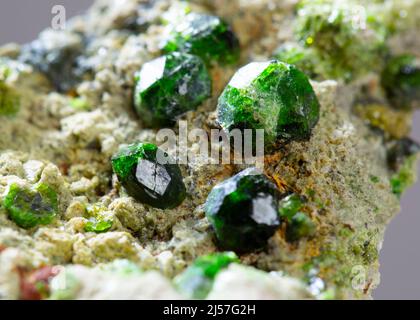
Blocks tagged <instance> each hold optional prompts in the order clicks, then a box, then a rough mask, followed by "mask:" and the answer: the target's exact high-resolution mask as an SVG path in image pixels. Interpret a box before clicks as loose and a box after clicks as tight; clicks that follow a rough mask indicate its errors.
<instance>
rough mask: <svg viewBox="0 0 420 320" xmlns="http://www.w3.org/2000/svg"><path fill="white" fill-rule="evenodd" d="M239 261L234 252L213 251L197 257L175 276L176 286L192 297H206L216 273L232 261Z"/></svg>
mask: <svg viewBox="0 0 420 320" xmlns="http://www.w3.org/2000/svg"><path fill="white" fill-rule="evenodd" d="M235 262H236V263H239V259H238V257H237V256H236V254H235V253H233V252H223V253H213V254H209V255H205V256H201V257H199V258H197V259H196V260H195V261H194V263H193V264H192V265H191V266H189V267H188V268H187V269H186V270H185V271H184V272H183V273H182V274H180V275H179V276H177V277H176V278H175V280H174V281H175V286H176V287H177V288H178V290H179V291H181V292H182V293H184V294H185V295H186V296H188V297H189V298H191V299H205V298H206V296H207V294H208V293H209V292H210V290H211V288H212V287H213V281H214V278H215V277H216V275H217V274H218V273H219V272H220V271H221V270H222V269H224V268H226V267H227V266H228V265H229V264H231V263H235Z"/></svg>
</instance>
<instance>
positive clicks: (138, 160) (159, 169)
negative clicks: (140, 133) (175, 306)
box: [111, 143, 186, 209]
mask: <svg viewBox="0 0 420 320" xmlns="http://www.w3.org/2000/svg"><path fill="white" fill-rule="evenodd" d="M160 151H161V150H159V149H158V148H157V147H156V146H155V145H154V144H151V143H136V144H131V145H129V146H127V147H124V148H122V149H121V150H120V151H119V152H118V153H117V154H115V155H114V156H113V157H112V159H111V162H112V168H113V169H114V172H115V173H116V175H117V177H118V180H119V181H120V183H121V184H122V185H123V186H124V188H125V189H126V190H127V192H128V194H129V195H130V196H132V197H133V198H135V199H136V200H138V201H140V202H142V203H145V204H148V205H150V206H153V207H156V208H160V209H167V208H174V207H177V206H178V205H180V204H181V203H182V201H183V200H184V199H185V196H186V189H185V185H184V182H183V180H182V174H181V171H180V169H179V167H178V165H177V164H171V163H166V164H162V163H160V162H159V161H158V160H159V159H158V152H160ZM162 154H163V153H162Z"/></svg>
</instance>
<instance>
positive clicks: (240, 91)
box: [217, 60, 320, 146]
mask: <svg viewBox="0 0 420 320" xmlns="http://www.w3.org/2000/svg"><path fill="white" fill-rule="evenodd" d="M319 108H320V106H319V103H318V100H317V98H316V96H315V93H314V91H313V89H312V86H311V84H310V83H309V80H308V78H307V77H306V76H305V74H304V73H302V72H301V71H299V70H298V69H296V67H294V66H292V65H288V64H286V63H283V62H279V61H276V60H273V61H269V62H253V63H250V64H248V65H246V66H245V67H243V68H241V69H240V70H239V71H238V72H237V73H236V74H235V75H234V76H233V78H232V80H231V81H230V82H229V84H228V85H227V87H226V88H225V90H224V92H223V93H222V95H221V96H220V98H219V103H218V109H217V115H218V121H219V123H220V125H221V126H222V127H223V128H224V129H225V130H232V129H234V128H239V129H264V133H265V142H266V146H270V145H273V144H275V143H276V142H277V141H278V140H280V139H283V140H302V139H308V138H309V137H310V135H311V132H312V128H313V127H314V126H315V125H316V124H317V122H318V119H319Z"/></svg>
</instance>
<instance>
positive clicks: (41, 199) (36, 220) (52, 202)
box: [3, 183, 58, 229]
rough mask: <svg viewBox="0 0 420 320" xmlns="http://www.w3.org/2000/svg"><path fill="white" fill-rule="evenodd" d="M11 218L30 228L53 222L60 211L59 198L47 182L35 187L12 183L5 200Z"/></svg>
mask: <svg viewBox="0 0 420 320" xmlns="http://www.w3.org/2000/svg"><path fill="white" fill-rule="evenodd" d="M3 205H4V207H5V208H6V210H7V212H8V214H9V216H10V218H11V219H12V220H13V221H14V222H15V223H16V224H17V225H18V226H20V227H22V228H25V229H29V228H33V227H35V226H37V225H46V224H49V223H51V222H52V220H53V219H54V217H55V216H56V215H57V211H58V198H57V194H56V192H55V191H54V190H52V189H51V188H50V187H48V186H47V185H45V184H42V183H40V184H37V185H36V186H35V187H34V188H33V189H25V188H21V187H20V186H18V185H17V184H12V185H11V186H10V188H9V191H8V193H7V195H6V197H5V199H4V201H3Z"/></svg>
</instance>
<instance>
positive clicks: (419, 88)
mask: <svg viewBox="0 0 420 320" xmlns="http://www.w3.org/2000/svg"><path fill="white" fill-rule="evenodd" d="M381 83H382V87H383V88H384V89H385V92H386V95H387V97H388V99H389V101H390V102H391V103H392V105H393V106H394V107H396V108H399V109H412V108H419V107H420V64H419V63H417V62H416V59H415V56H412V55H401V56H398V57H394V58H392V59H391V60H390V61H388V63H387V65H386V67H385V69H384V71H383V73H382V79H381Z"/></svg>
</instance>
